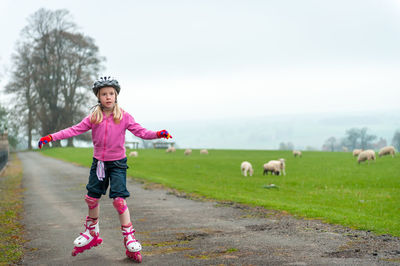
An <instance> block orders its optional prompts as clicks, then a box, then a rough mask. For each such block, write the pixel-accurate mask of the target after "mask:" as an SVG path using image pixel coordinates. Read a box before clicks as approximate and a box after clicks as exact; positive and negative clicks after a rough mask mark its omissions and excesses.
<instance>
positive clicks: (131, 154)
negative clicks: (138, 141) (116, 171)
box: [129, 151, 139, 157]
mask: <svg viewBox="0 0 400 266" xmlns="http://www.w3.org/2000/svg"><path fill="white" fill-rule="evenodd" d="M138 155H139V154H138V152H137V151H131V152H130V153H129V157H138Z"/></svg>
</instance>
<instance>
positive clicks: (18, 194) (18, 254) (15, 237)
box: [0, 153, 25, 265]
mask: <svg viewBox="0 0 400 266" xmlns="http://www.w3.org/2000/svg"><path fill="white" fill-rule="evenodd" d="M21 181H22V166H21V162H20V161H19V160H18V158H17V156H16V154H15V153H11V154H10V160H9V163H8V166H7V167H6V168H5V170H4V171H3V173H2V174H1V176H0V254H1V256H0V265H11V264H15V263H18V262H19V261H20V260H21V258H22V256H23V247H22V245H23V244H24V242H25V240H24V238H23V226H22V224H21V222H20V220H21V214H22V211H23V201H22V192H23V189H22V188H21Z"/></svg>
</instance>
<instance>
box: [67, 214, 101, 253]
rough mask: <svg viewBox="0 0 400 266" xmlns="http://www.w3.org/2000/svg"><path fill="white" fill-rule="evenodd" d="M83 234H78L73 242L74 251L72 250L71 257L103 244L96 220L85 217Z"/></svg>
mask: <svg viewBox="0 0 400 266" xmlns="http://www.w3.org/2000/svg"><path fill="white" fill-rule="evenodd" d="M84 225H85V228H86V230H85V232H83V233H80V236H78V237H77V238H76V239H75V241H74V250H72V254H71V255H72V256H76V255H77V254H79V253H82V252H84V251H85V250H88V249H91V248H92V247H96V246H98V245H100V244H101V242H103V239H101V238H100V237H99V232H100V230H99V222H98V219H93V218H90V217H89V216H87V217H86V223H85V224H84Z"/></svg>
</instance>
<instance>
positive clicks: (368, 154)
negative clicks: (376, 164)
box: [357, 150, 376, 164]
mask: <svg viewBox="0 0 400 266" xmlns="http://www.w3.org/2000/svg"><path fill="white" fill-rule="evenodd" d="M367 160H368V164H369V161H371V160H374V161H375V160H376V156H375V151H373V150H365V151H362V152H360V154H359V155H358V159H357V162H358V163H361V162H364V161H367Z"/></svg>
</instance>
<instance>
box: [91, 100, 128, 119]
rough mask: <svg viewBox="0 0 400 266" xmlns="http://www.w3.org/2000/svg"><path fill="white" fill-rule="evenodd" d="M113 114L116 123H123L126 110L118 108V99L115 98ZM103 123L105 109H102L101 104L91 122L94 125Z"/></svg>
mask: <svg viewBox="0 0 400 266" xmlns="http://www.w3.org/2000/svg"><path fill="white" fill-rule="evenodd" d="M116 93H117V92H116ZM117 95H118V93H117ZM97 97H98V94H97ZM112 113H113V116H114V123H115V124H119V122H121V120H122V117H123V116H124V110H122V108H120V107H119V106H118V103H117V97H115V105H114V108H113V111H112ZM102 121H103V109H102V108H101V104H98V105H97V106H96V108H95V109H94V110H93V112H92V114H91V116H90V122H91V123H93V124H100V123H101V122H102Z"/></svg>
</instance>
